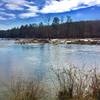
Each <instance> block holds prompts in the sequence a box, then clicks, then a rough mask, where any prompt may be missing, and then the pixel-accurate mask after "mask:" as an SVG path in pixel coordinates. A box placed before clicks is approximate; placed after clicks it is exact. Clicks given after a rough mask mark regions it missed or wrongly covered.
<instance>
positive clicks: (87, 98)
mask: <svg viewBox="0 0 100 100" xmlns="http://www.w3.org/2000/svg"><path fill="white" fill-rule="evenodd" d="M52 72H53V74H54V75H55V76H56V79H54V81H53V83H54V84H55V86H57V87H55V88H58V90H57V93H56V94H57V95H56V97H55V98H56V99H57V100H100V73H98V72H97V70H96V68H94V69H91V70H86V69H79V68H77V67H75V66H73V67H72V66H70V67H67V68H63V69H56V70H55V69H52ZM52 78H54V77H52ZM55 81H57V83H56V82H55ZM47 87H49V86H46V85H44V84H43V82H41V81H38V80H34V79H33V80H28V81H27V80H23V79H19V80H15V79H14V80H12V81H11V83H10V85H9V86H6V92H5V93H4V94H5V97H6V98H5V99H3V100H50V96H48V97H47V98H45V96H46V95H47V94H48V93H50V91H49V90H48V91H47V90H46V88H47ZM49 88H50V87H49Z"/></svg>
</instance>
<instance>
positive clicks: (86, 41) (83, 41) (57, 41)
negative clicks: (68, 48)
mask: <svg viewBox="0 0 100 100" xmlns="http://www.w3.org/2000/svg"><path fill="white" fill-rule="evenodd" d="M15 42H16V43H17V44H30V43H51V44H55V45H56V44H88V45H100V39H15Z"/></svg>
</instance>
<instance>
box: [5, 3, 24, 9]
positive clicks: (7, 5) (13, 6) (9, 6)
mask: <svg viewBox="0 0 100 100" xmlns="http://www.w3.org/2000/svg"><path fill="white" fill-rule="evenodd" d="M5 6H6V8H7V9H9V10H24V8H23V7H21V6H19V5H18V4H13V3H8V4H6V5H5Z"/></svg>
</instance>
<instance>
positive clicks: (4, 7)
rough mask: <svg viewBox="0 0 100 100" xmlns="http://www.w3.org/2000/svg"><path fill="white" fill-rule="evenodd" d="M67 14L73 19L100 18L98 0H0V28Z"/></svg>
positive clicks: (37, 21)
mask: <svg viewBox="0 0 100 100" xmlns="http://www.w3.org/2000/svg"><path fill="white" fill-rule="evenodd" d="M67 15H69V16H71V17H72V19H73V20H74V21H79V20H100V0H0V29H9V28H12V27H18V26H20V25H24V24H32V23H40V22H43V23H46V22H47V19H48V18H49V17H50V18H51V20H52V18H53V17H55V16H58V17H59V18H63V19H64V20H66V16H67Z"/></svg>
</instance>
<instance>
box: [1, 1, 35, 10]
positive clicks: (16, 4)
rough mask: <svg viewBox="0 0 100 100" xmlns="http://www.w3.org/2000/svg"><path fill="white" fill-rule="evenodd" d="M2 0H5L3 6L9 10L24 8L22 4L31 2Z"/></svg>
mask: <svg viewBox="0 0 100 100" xmlns="http://www.w3.org/2000/svg"><path fill="white" fill-rule="evenodd" d="M3 2H5V7H6V8H7V9H9V10H24V6H28V5H30V4H33V2H28V1H26V0H3Z"/></svg>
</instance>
